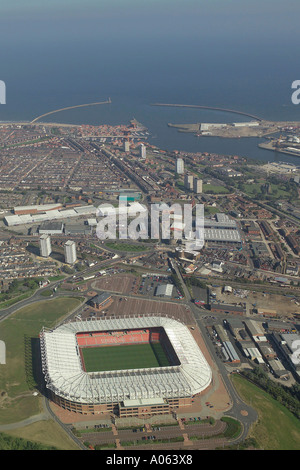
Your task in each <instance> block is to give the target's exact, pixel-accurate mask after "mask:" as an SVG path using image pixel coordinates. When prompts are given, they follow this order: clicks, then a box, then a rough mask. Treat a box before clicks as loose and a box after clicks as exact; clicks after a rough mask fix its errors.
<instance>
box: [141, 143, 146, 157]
mask: <svg viewBox="0 0 300 470" xmlns="http://www.w3.org/2000/svg"><path fill="white" fill-rule="evenodd" d="M140 157H141V158H146V147H145V145H144V144H141V145H140Z"/></svg>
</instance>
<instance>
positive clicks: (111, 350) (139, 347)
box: [81, 343, 170, 372]
mask: <svg viewBox="0 0 300 470" xmlns="http://www.w3.org/2000/svg"><path fill="white" fill-rule="evenodd" d="M81 351H82V356H83V360H84V365H85V369H86V371H87V372H99V371H108V370H127V369H144V368H145V369H148V368H150V367H164V366H169V365H170V361H169V360H168V358H167V355H166V354H165V352H164V350H163V347H162V345H161V344H160V343H153V344H150V343H147V344H126V345H120V346H102V347H94V348H82V349H81Z"/></svg>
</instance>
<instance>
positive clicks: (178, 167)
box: [176, 158, 184, 175]
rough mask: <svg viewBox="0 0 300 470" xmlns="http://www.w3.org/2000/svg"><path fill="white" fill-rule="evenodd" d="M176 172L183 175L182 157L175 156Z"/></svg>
mask: <svg viewBox="0 0 300 470" xmlns="http://www.w3.org/2000/svg"><path fill="white" fill-rule="evenodd" d="M176 173H177V174H178V175H183V173H184V161H183V159H182V158H177V160H176Z"/></svg>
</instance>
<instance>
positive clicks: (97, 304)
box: [91, 292, 113, 310]
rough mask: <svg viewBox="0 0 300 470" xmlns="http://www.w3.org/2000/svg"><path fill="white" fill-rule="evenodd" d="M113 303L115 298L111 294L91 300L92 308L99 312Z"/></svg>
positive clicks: (97, 296) (101, 295) (104, 294)
mask: <svg viewBox="0 0 300 470" xmlns="http://www.w3.org/2000/svg"><path fill="white" fill-rule="evenodd" d="M112 302H113V298H112V296H111V294H106V293H105V292H104V293H103V294H99V295H96V296H95V297H93V298H92V299H91V306H92V307H93V308H96V309H97V310H102V309H103V308H105V307H109V306H110V305H111V304H112Z"/></svg>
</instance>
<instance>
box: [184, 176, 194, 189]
mask: <svg viewBox="0 0 300 470" xmlns="http://www.w3.org/2000/svg"><path fill="white" fill-rule="evenodd" d="M193 180H194V177H193V175H189V174H188V173H187V174H186V175H184V187H185V188H186V189H190V190H192V189H193Z"/></svg>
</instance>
